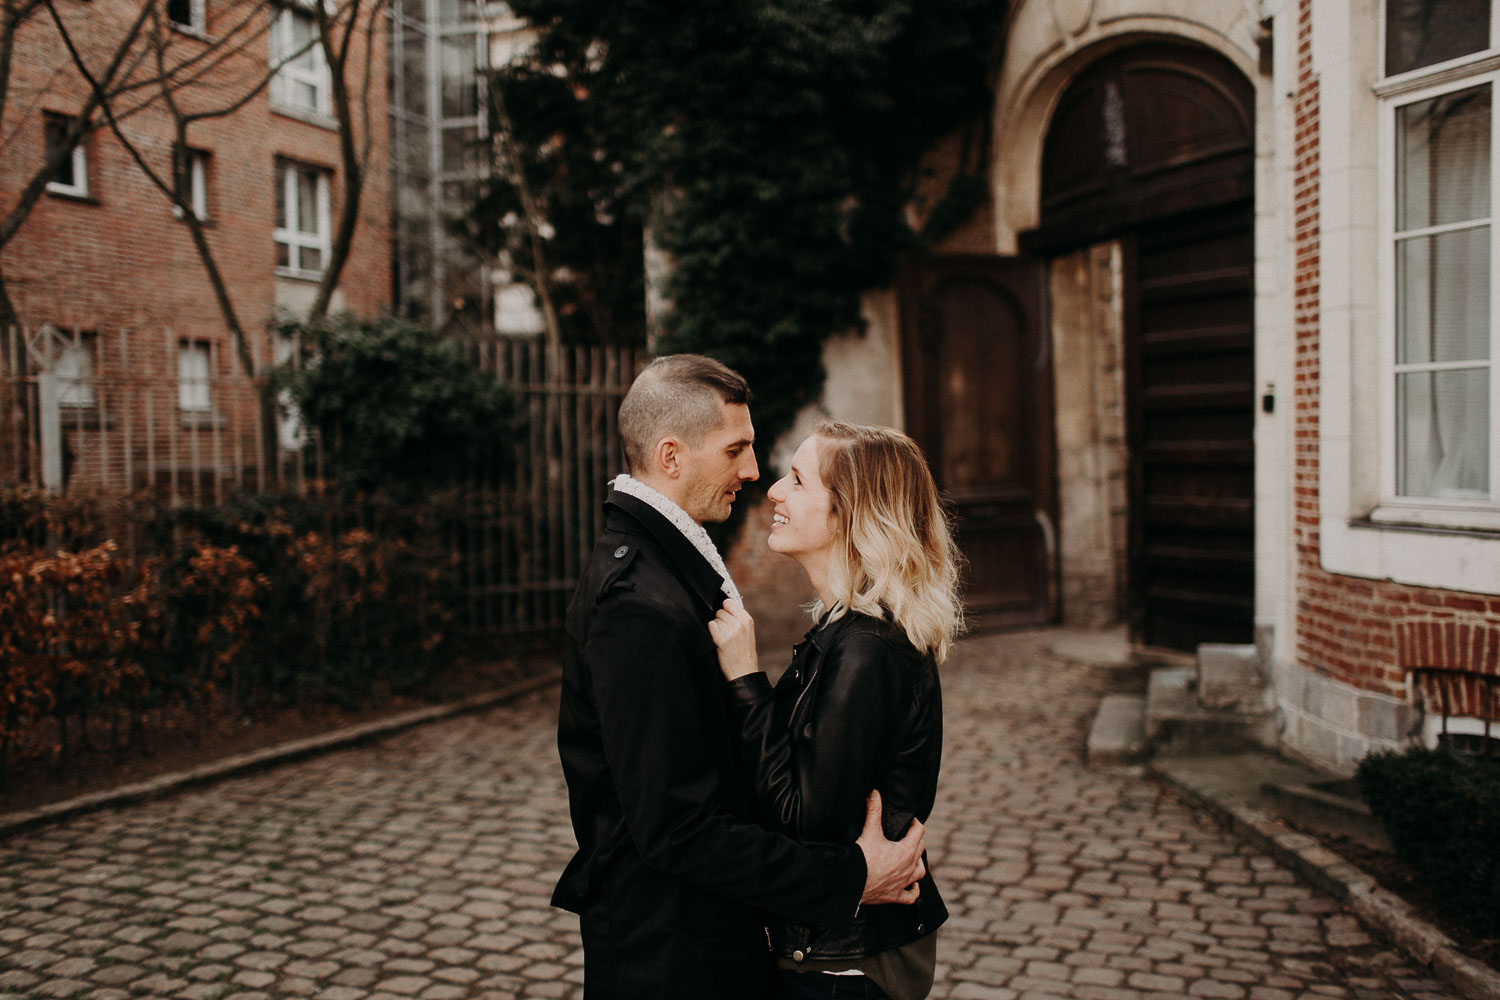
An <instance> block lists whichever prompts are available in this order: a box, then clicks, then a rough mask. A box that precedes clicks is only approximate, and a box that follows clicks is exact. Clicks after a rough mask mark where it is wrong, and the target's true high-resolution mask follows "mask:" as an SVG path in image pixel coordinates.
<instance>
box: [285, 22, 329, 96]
mask: <svg viewBox="0 0 1500 1000" xmlns="http://www.w3.org/2000/svg"><path fill="white" fill-rule="evenodd" d="M317 39H318V25H317V21H316V20H315V19H314V17H313V15H312V14H311V13H310V12H308V11H306V10H303V9H300V8H299V7H295V6H292V7H282V8H280V9H278V10H277V11H276V12H275V14H274V16H273V20H272V22H271V65H272V66H273V67H275V68H276V75H275V76H273V77H272V78H271V103H273V104H277V105H280V106H281V107H283V108H290V109H292V110H295V111H303V112H306V113H308V114H314V115H320V116H326V115H327V114H328V91H329V79H328V63H327V61H326V60H325V59H324V57H323V48H322V46H321V45H319V44H318V41H317Z"/></svg>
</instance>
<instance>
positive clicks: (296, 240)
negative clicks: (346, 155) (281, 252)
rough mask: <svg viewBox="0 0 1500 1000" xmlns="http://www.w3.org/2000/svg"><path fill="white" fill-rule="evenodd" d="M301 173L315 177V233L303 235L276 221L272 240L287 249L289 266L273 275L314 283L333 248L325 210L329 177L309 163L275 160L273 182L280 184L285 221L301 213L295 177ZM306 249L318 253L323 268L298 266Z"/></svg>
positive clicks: (279, 267)
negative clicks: (315, 268) (274, 179)
mask: <svg viewBox="0 0 1500 1000" xmlns="http://www.w3.org/2000/svg"><path fill="white" fill-rule="evenodd" d="M302 171H311V172H312V173H313V174H315V175H316V177H317V184H316V185H315V190H316V198H317V200H318V203H317V205H316V219H317V226H318V231H317V232H316V233H305V232H303V231H302V230H300V229H296V228H293V227H291V226H283V225H281V221H282V220H280V219H277V220H276V230H275V234H274V235H275V239H276V242H277V243H278V244H282V245H284V246H286V247H287V248H288V250H289V253H288V255H287V259H288V260H290V261H292V262H293V263H292V264H290V265H287V266H282V265H277V267H276V273H277V274H279V275H282V276H283V277H288V278H306V279H309V280H314V281H315V280H317V279H319V278H321V277H322V276H323V271H324V270H325V269H326V268H327V267H328V257H329V254H330V253H331V252H332V249H333V224H332V221H331V219H330V211H329V193H328V192H329V188H330V187H331V186H332V185H331V180H332V174H331V173H330V172H329V171H328V170H326V169H324V168H322V167H315V166H312V165H311V164H306V163H298V162H297V161H296V160H277V161H276V183H278V184H280V185H281V186H282V187H281V191H282V198H283V204H284V205H285V207H286V218H287V221H288V222H292V223H295V221H296V219H297V218H298V216H299V215H301V212H299V211H298V209H299V208H300V207H301V206H300V205H299V204H298V202H297V175H298V173H300V172H302ZM304 247H305V248H309V249H315V250H319V251H321V252H322V253H321V257H322V262H323V266H322V267H320V268H318V269H317V270H312V269H310V268H302V267H298V266H297V263H296V262H298V261H300V260H301V256H302V255H301V253H300V251H301V249H302V248H304Z"/></svg>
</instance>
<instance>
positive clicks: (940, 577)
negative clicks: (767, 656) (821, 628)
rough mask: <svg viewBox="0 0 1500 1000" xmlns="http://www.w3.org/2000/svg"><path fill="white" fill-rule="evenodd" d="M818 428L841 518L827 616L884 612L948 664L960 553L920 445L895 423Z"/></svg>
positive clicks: (957, 627) (956, 625)
mask: <svg viewBox="0 0 1500 1000" xmlns="http://www.w3.org/2000/svg"><path fill="white" fill-rule="evenodd" d="M814 435H815V436H816V437H817V438H818V474H819V476H820V477H821V478H822V480H823V485H824V486H825V487H826V488H827V489H828V492H829V493H830V494H831V497H830V499H831V507H832V512H833V518H834V525H835V529H834V530H835V536H834V542H833V554H832V557H831V558H830V559H829V564H828V587H829V590H830V591H832V593H833V595H834V600H835V604H834V607H833V614H832V615H831V616H830V617H831V618H832V619H837V618H840V617H842V616H843V615H844V613H845V612H846V611H849V610H853V611H857V612H859V613H861V614H867V615H871V616H872V617H875V618H883V619H888V620H890V621H892V622H894V623H895V624H897V625H899V626H900V627H901V629H902V631H904V632H905V633H906V637H907V638H908V639H910V640H911V643H912V645H913V646H915V647H916V648H917V650H918V651H920V652H922V653H931V654H932V655H933V657H934V658H935V659H936V660H937V662H939V663H941V662H943V660H944V659H946V658H947V656H948V649H949V647H950V646H951V645H952V643H953V639H954V637H955V636H957V635H958V633H959V632H960V631H961V630H962V629H963V609H962V607H961V605H960V603H959V597H958V560H959V556H958V549H957V546H955V545H954V542H953V532H952V529H951V528H950V527H949V524H948V515H947V513H946V512H945V511H944V510H943V506H942V502H941V500H939V498H938V491H937V484H936V483H934V482H933V479H932V472H931V470H929V469H928V468H927V461H926V459H924V458H923V457H922V450H921V449H920V448H918V447H917V444H916V442H915V441H913V440H912V439H911V438H909V437H907V436H906V435H905V434H902V433H901V432H900V431H896V430H892V429H891V428H889V427H869V426H863V425H859V424H847V423H840V422H829V423H825V424H824V425H823V426H821V427H819V428H818V429H817V431H815V432H814ZM818 610H819V611H821V610H822V609H818Z"/></svg>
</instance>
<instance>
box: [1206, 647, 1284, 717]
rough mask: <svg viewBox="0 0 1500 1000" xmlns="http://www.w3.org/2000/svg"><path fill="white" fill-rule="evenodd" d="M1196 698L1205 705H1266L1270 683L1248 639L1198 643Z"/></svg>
mask: <svg viewBox="0 0 1500 1000" xmlns="http://www.w3.org/2000/svg"><path fill="white" fill-rule="evenodd" d="M1198 702H1199V704H1201V705H1202V706H1203V707H1204V708H1208V709H1240V710H1242V711H1259V710H1261V709H1265V708H1269V707H1270V685H1269V684H1268V683H1267V681H1266V676H1265V674H1264V672H1263V671H1262V669H1261V658H1260V650H1259V649H1257V648H1256V647H1255V645H1254V644H1252V643H1244V644H1239V643H1223V642H1205V643H1203V644H1202V645H1200V646H1199V647H1198Z"/></svg>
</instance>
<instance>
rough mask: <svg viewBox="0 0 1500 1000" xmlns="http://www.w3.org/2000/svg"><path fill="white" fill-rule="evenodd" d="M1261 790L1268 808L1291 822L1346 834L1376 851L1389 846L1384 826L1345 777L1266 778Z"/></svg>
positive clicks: (1389, 848) (1339, 834) (1322, 830)
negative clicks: (1274, 779) (1268, 779)
mask: <svg viewBox="0 0 1500 1000" xmlns="http://www.w3.org/2000/svg"><path fill="white" fill-rule="evenodd" d="M1261 794H1262V795H1263V796H1264V798H1265V801H1266V804H1267V806H1268V807H1269V808H1270V810H1271V811H1272V812H1274V813H1276V815H1278V816H1280V817H1281V818H1282V819H1285V820H1286V821H1288V822H1289V823H1292V824H1293V825H1295V826H1298V827H1301V828H1302V829H1310V830H1317V831H1319V832H1321V833H1328V834H1333V835H1335V836H1340V837H1348V838H1349V839H1350V840H1353V841H1355V842H1357V843H1360V844H1364V845H1365V846H1366V847H1369V848H1373V849H1374V850H1377V851H1389V850H1391V841H1390V838H1389V837H1387V836H1386V833H1385V828H1384V826H1382V825H1381V823H1380V821H1379V820H1378V819H1376V818H1375V817H1374V815H1373V814H1372V813H1371V812H1370V807H1369V806H1368V805H1366V804H1365V801H1364V799H1363V798H1361V797H1360V794H1359V787H1358V786H1357V785H1356V784H1355V782H1353V781H1352V780H1350V779H1348V778H1336V777H1333V776H1324V777H1322V778H1320V779H1316V780H1308V779H1303V780H1300V781H1299V780H1279V781H1266V782H1264V783H1263V784H1262V785H1261Z"/></svg>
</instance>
